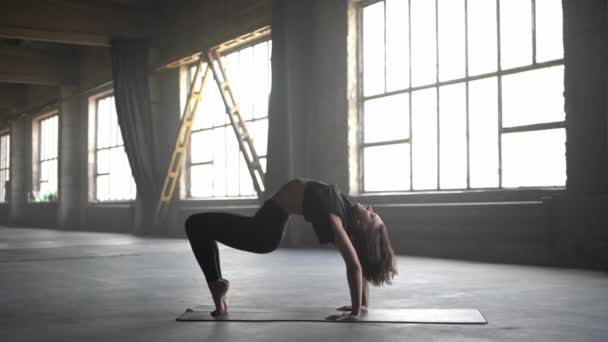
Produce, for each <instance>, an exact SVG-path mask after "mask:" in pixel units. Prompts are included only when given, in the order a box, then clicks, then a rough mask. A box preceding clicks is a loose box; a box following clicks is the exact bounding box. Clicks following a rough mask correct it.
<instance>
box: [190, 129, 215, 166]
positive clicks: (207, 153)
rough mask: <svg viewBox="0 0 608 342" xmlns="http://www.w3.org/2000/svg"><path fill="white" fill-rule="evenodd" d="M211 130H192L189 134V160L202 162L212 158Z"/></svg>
mask: <svg viewBox="0 0 608 342" xmlns="http://www.w3.org/2000/svg"><path fill="white" fill-rule="evenodd" d="M212 137H213V135H212V131H200V132H194V133H192V135H191V136H190V158H191V160H190V162H191V163H204V162H210V161H212V160H213V141H212Z"/></svg>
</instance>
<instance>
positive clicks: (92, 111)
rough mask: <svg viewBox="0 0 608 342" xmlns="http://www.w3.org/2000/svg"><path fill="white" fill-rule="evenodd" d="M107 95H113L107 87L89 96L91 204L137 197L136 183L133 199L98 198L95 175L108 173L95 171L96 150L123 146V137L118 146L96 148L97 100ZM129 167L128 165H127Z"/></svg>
mask: <svg viewBox="0 0 608 342" xmlns="http://www.w3.org/2000/svg"><path fill="white" fill-rule="evenodd" d="M109 97H114V90H113V89H109V90H106V91H102V92H100V93H98V94H96V95H94V96H91V97H89V115H88V119H89V123H88V126H89V127H88V132H89V137H88V147H89V148H88V160H89V162H88V168H89V170H88V173H87V174H88V177H87V178H88V185H89V187H88V189H89V190H88V196H87V197H88V202H89V203H91V204H98V205H103V204H109V205H112V204H121V203H126V204H129V203H133V202H135V200H136V198H137V184H135V194H134V197H133V199H109V200H100V199H99V196H98V193H97V177H99V176H100V175H109V174H110V173H107V174H99V173H97V152H99V151H100V150H111V149H113V148H118V147H119V146H123V148H124V138H123V144H122V145H119V146H109V147H105V148H102V149H98V148H97V135H98V128H99V127H98V120H97V118H98V112H99V102H100V101H101V100H104V99H107V98H109ZM119 133H120V134H122V131H120V130H119ZM129 167H130V165H129Z"/></svg>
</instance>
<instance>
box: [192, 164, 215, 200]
mask: <svg viewBox="0 0 608 342" xmlns="http://www.w3.org/2000/svg"><path fill="white" fill-rule="evenodd" d="M190 191H191V195H192V197H211V196H212V195H213V170H212V166H211V165H194V166H192V168H191V169H190Z"/></svg>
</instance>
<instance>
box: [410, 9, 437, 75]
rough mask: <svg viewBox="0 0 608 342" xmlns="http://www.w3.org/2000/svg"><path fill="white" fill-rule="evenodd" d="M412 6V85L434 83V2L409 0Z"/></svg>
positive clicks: (435, 70) (435, 67) (435, 68)
mask: <svg viewBox="0 0 608 342" xmlns="http://www.w3.org/2000/svg"><path fill="white" fill-rule="evenodd" d="M411 6H412V86H420V85H425V84H431V83H435V81H436V76H437V63H436V60H437V56H436V46H435V44H436V42H437V39H436V37H435V2H434V1H428V0H411Z"/></svg>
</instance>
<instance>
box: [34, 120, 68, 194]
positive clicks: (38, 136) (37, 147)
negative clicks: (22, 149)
mask: <svg viewBox="0 0 608 342" xmlns="http://www.w3.org/2000/svg"><path fill="white" fill-rule="evenodd" d="M60 115H61V113H60V111H59V110H58V109H53V110H50V111H48V112H47V113H44V114H42V115H38V116H37V117H36V118H34V119H33V124H32V147H33V149H32V187H31V189H32V190H31V191H32V195H33V192H36V193H39V192H40V188H41V184H42V182H41V180H40V179H41V177H42V175H41V173H42V163H43V162H48V161H52V160H56V161H57V172H56V175H57V180H56V183H57V190H56V198H57V199H56V201H42V200H34V199H33V198H31V197H30V198H28V201H29V202H30V203H55V202H57V201H59V187H60V186H61V185H60V184H59V167H60V165H59V159H60V153H61V152H60V149H59V147H60V145H61V142H60V140H61V120H60V119H61V117H60ZM55 116H56V117H57V132H56V134H57V139H56V140H57V155H56V157H55V158H51V159H45V160H42V156H41V155H42V122H43V121H45V120H48V119H51V118H53V117H55Z"/></svg>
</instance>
